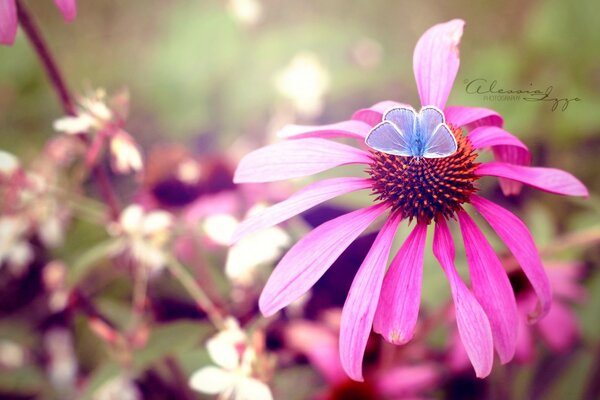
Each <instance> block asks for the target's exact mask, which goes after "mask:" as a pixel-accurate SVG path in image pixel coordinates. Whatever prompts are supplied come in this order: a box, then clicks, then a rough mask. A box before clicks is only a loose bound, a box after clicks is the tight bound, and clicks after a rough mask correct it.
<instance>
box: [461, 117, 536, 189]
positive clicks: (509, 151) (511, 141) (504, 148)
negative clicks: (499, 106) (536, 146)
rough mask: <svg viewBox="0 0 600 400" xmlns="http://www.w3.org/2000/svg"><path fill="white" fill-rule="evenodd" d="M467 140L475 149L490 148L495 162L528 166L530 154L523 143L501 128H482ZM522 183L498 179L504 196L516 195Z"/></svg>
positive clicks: (473, 132)
mask: <svg viewBox="0 0 600 400" xmlns="http://www.w3.org/2000/svg"><path fill="white" fill-rule="evenodd" d="M469 140H470V141H471V143H472V144H473V146H474V147H475V148H476V149H481V148H485V147H491V148H492V150H493V152H494V156H495V158H496V160H498V161H501V162H506V163H509V164H516V165H529V164H530V163H531V154H530V153H529V149H528V148H527V146H525V144H523V142H521V141H520V140H519V139H517V138H516V137H515V136H513V135H512V134H510V133H509V132H507V131H505V130H504V129H502V128H498V127H493V126H484V127H480V128H476V129H474V130H473V131H472V132H471V133H469ZM522 186H523V184H522V183H520V182H516V181H513V180H510V179H504V178H500V187H501V189H502V192H503V193H504V195H505V196H510V195H517V194H519V192H520V191H521V187H522Z"/></svg>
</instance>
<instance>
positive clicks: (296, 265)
mask: <svg viewBox="0 0 600 400" xmlns="http://www.w3.org/2000/svg"><path fill="white" fill-rule="evenodd" d="M385 209H386V205H385V204H376V205H373V206H370V207H367V208H363V209H360V210H357V211H353V212H351V213H348V214H345V215H342V216H341V217H338V218H335V219H332V220H331V221H327V222H325V223H324V224H321V225H319V226H318V227H317V228H315V229H314V230H313V231H312V232H310V233H309V234H308V235H306V236H305V237H304V238H302V239H301V240H300V241H299V242H298V243H296V244H295V245H294V246H293V247H292V248H291V249H290V250H289V251H288V252H287V254H286V255H285V256H284V257H283V259H281V261H280V262H279V264H277V266H276V267H275V270H273V273H272V274H271V276H270V277H269V280H268V281H267V284H266V285H265V288H264V289H263V291H262V293H261V295H260V299H259V301H258V305H259V307H260V310H261V311H262V313H263V314H264V315H265V316H270V315H273V314H275V313H276V312H277V311H279V310H281V309H282V308H283V307H285V306H287V305H288V304H290V303H291V302H292V301H294V300H296V299H297V298H298V297H300V296H302V295H303V294H304V293H306V291H307V290H308V289H310V288H311V287H312V286H313V285H314V284H315V282H316V281H318V280H319V278H320V277H321V276H322V275H323V274H324V273H325V271H327V269H328V268H329V267H330V266H331V264H333V263H334V262H335V260H336V259H337V258H338V257H339V256H340V254H342V253H343V252H344V250H346V248H347V247H348V246H349V245H350V244H351V243H352V242H353V241H354V240H355V239H356V238H357V237H358V236H359V235H360V234H361V233H362V232H363V231H364V230H365V229H367V227H368V226H369V225H370V224H371V223H372V222H373V221H374V220H375V219H376V218H377V217H378V216H380V215H381V214H382V213H383V212H384V211H385Z"/></svg>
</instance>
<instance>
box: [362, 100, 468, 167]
mask: <svg viewBox="0 0 600 400" xmlns="http://www.w3.org/2000/svg"><path fill="white" fill-rule="evenodd" d="M365 143H366V144H367V146H369V147H370V148H372V149H374V150H377V151H381V152H383V153H387V154H394V155H397V156H404V157H416V158H423V157H425V158H442V157H448V156H450V155H452V154H454V153H455V152H456V150H457V148H458V145H457V143H456V138H455V137H454V135H453V134H452V132H451V131H450V128H448V125H446V123H445V119H444V114H443V113H442V111H441V110H440V109H439V108H437V107H434V106H426V107H423V108H421V111H420V112H419V113H418V114H417V112H416V111H415V110H414V109H413V108H412V107H407V106H400V107H394V108H392V109H390V110H388V111H387V112H386V113H385V114H384V115H383V121H382V122H380V123H379V124H377V125H375V126H374V127H373V129H371V131H370V132H369V134H368V135H367V137H366V138H365Z"/></svg>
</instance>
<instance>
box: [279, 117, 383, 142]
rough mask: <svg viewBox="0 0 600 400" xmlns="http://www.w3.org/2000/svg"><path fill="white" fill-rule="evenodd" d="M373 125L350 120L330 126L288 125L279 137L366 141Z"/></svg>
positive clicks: (280, 132)
mask: <svg viewBox="0 0 600 400" xmlns="http://www.w3.org/2000/svg"><path fill="white" fill-rule="evenodd" d="M370 130H371V125H369V124H367V123H365V122H363V121H360V120H349V121H343V122H338V123H335V124H330V125H320V126H318V125H315V126H308V125H287V126H285V127H283V129H281V130H280V131H279V132H277V136H279V137H280V138H283V139H300V138H308V137H318V138H326V139H327V138H339V137H348V138H352V139H358V140H365V137H366V136H367V133H369V131H370Z"/></svg>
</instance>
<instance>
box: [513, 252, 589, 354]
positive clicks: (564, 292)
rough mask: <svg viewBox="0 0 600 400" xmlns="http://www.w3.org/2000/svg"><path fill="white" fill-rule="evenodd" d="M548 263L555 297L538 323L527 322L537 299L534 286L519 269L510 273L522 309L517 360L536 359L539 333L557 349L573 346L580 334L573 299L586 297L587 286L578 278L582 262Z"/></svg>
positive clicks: (520, 312)
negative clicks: (544, 316) (535, 352)
mask: <svg viewBox="0 0 600 400" xmlns="http://www.w3.org/2000/svg"><path fill="white" fill-rule="evenodd" d="M546 267H547V268H546V271H547V273H548V276H549V278H550V283H551V284H552V289H553V292H554V298H553V301H552V308H551V309H550V312H548V315H547V316H546V318H544V319H542V320H540V321H539V322H538V323H537V324H536V325H530V324H528V323H527V322H528V321H527V312H526V310H527V309H529V308H530V307H531V306H532V305H533V303H534V302H535V294H534V293H533V291H532V290H531V286H529V285H528V284H527V282H526V281H525V280H524V279H523V278H524V277H523V276H522V275H521V274H520V271H516V272H513V273H512V274H510V275H509V276H510V278H511V283H512V285H513V288H514V289H515V294H516V297H517V308H518V309H519V333H518V336H517V350H516V353H515V360H517V361H519V362H524V363H525V362H530V361H532V360H533V359H534V351H535V340H536V338H535V337H536V336H539V338H541V339H542V340H543V342H544V343H545V344H546V345H547V346H548V347H549V348H550V349H551V350H552V351H554V352H557V353H561V352H564V351H567V350H569V349H571V348H572V347H573V345H574V344H575V343H576V342H577V340H578V339H579V338H580V336H581V333H580V330H579V323H578V321H577V315H576V314H575V312H574V311H573V310H572V309H571V307H572V304H573V303H582V302H583V301H584V299H585V288H584V287H583V285H582V284H581V283H580V282H579V280H580V279H581V275H582V272H583V271H582V265H580V264H577V263H557V262H554V263H550V264H546ZM519 286H520V288H519ZM519 289H520V290H519Z"/></svg>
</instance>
